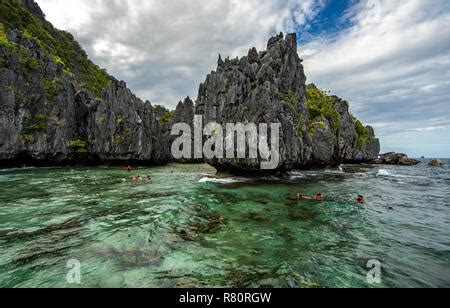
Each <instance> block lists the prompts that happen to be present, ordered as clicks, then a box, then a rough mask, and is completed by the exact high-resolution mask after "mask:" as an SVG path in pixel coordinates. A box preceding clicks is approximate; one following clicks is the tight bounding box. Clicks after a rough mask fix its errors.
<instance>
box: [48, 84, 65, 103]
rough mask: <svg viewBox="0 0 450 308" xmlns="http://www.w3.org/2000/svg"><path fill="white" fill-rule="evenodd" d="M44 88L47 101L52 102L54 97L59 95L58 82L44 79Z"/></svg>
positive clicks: (60, 88) (59, 86)
mask: <svg viewBox="0 0 450 308" xmlns="http://www.w3.org/2000/svg"><path fill="white" fill-rule="evenodd" d="M44 88H45V93H46V95H47V100H48V101H49V102H53V101H54V100H55V98H56V97H58V95H59V94H60V93H61V90H62V85H61V81H60V80H56V79H54V80H49V79H44Z"/></svg>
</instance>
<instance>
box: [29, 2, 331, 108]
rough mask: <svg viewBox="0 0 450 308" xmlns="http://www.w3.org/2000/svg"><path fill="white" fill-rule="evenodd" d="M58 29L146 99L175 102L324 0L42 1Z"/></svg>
mask: <svg viewBox="0 0 450 308" xmlns="http://www.w3.org/2000/svg"><path fill="white" fill-rule="evenodd" d="M37 2H38V3H39V5H41V7H42V9H43V10H44V12H45V13H46V15H47V19H48V20H50V21H51V22H52V23H53V24H54V25H55V26H56V27H58V28H60V29H65V30H68V31H70V32H72V33H74V35H75V37H76V38H77V39H78V40H80V42H81V43H82V45H83V47H84V48H86V49H87V52H88V54H89V55H90V56H91V57H92V58H93V60H94V61H95V62H96V63H97V64H99V65H100V66H102V67H106V68H107V69H108V71H109V72H110V73H111V74H112V75H114V76H116V77H117V78H120V79H124V80H125V81H126V82H127V83H128V86H129V87H130V88H131V89H132V90H134V91H135V92H136V93H137V95H138V96H140V97H142V98H143V99H150V100H151V101H152V102H153V103H156V104H164V105H166V106H169V107H173V106H175V105H176V103H177V102H178V101H179V100H180V99H182V98H183V97H185V96H186V95H190V96H191V97H196V95H197V89H198V85H199V84H200V82H202V81H203V80H204V78H205V76H206V74H207V73H209V72H210V71H211V70H212V69H215V67H216V63H217V56H218V54H219V53H221V54H222V55H224V56H231V57H235V56H238V55H239V56H242V55H244V54H246V53H247V51H248V49H249V48H250V47H252V46H256V47H257V48H259V49H262V48H265V44H266V42H267V40H268V38H269V37H271V36H272V35H274V34H276V33H277V32H280V31H284V32H290V31H295V27H296V26H297V24H298V23H306V22H307V21H308V20H309V19H310V18H312V17H313V16H314V15H316V14H317V12H318V11H319V10H320V8H321V7H323V5H324V3H323V0H306V1H305V0H287V1H286V0H275V1H274V0H246V1H241V0H229V1H222V0H191V1H179V0H147V1H137V0H94V1H92V0H38V1H37Z"/></svg>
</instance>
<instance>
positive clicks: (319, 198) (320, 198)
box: [297, 193, 367, 205]
mask: <svg viewBox="0 0 450 308" xmlns="http://www.w3.org/2000/svg"><path fill="white" fill-rule="evenodd" d="M323 198H324V197H323V194H322V193H320V194H317V195H316V196H315V197H314V200H315V201H317V202H322V201H323ZM311 199H313V198H311V197H309V196H305V195H300V194H298V195H297V200H302V201H308V200H311ZM356 202H358V204H360V205H366V204H367V201H366V199H365V198H364V197H363V196H361V195H358V198H357V199H356Z"/></svg>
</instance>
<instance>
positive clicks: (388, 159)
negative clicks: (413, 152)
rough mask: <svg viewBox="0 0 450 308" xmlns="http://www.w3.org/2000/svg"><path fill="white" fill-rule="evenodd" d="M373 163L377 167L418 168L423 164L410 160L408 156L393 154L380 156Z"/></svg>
mask: <svg viewBox="0 0 450 308" xmlns="http://www.w3.org/2000/svg"><path fill="white" fill-rule="evenodd" d="M373 163H374V164H377V165H400V166H416V165H418V164H420V163H421V162H420V161H419V160H416V159H412V158H408V156H407V155H406V154H401V153H394V152H391V153H386V154H382V155H380V156H378V158H377V159H375V160H374V161H373Z"/></svg>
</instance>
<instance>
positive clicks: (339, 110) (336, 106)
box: [195, 34, 380, 173]
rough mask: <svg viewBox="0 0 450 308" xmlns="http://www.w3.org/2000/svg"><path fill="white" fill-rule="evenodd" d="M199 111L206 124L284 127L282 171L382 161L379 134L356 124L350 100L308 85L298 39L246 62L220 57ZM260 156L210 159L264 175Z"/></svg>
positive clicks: (273, 42) (252, 54)
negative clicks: (271, 124)
mask: <svg viewBox="0 0 450 308" xmlns="http://www.w3.org/2000/svg"><path fill="white" fill-rule="evenodd" d="M195 113H196V114H198V115H203V117H204V122H217V123H219V124H222V125H224V124H225V123H243V124H247V123H255V124H257V125H259V124H260V123H281V133H280V134H281V136H280V139H281V140H280V156H281V159H280V164H279V165H278V167H277V168H276V169H277V170H280V171H283V170H290V169H293V168H306V167H312V166H314V167H317V166H326V165H338V164H340V163H343V162H353V163H354V162H368V161H371V160H373V159H375V158H377V156H378V153H379V151H380V143H379V140H378V139H376V138H375V134H374V130H373V129H372V128H371V127H369V126H367V127H364V126H363V125H362V124H361V122H359V121H358V120H356V119H355V118H354V117H353V116H352V115H351V114H350V112H349V104H348V102H346V101H344V100H342V99H340V98H338V97H336V96H328V95H327V94H325V93H324V92H323V91H321V90H319V89H318V88H317V87H316V86H315V85H309V86H307V85H306V76H305V74H304V71H303V65H302V60H301V59H300V58H299V56H298V53H297V37H296V35H295V34H289V35H287V36H286V37H284V35H283V34H280V35H278V36H276V37H273V38H271V39H270V40H269V42H268V44H267V50H266V51H261V52H258V51H257V50H256V49H255V48H252V49H250V50H249V52H248V55H247V56H245V57H243V58H240V59H239V58H236V59H228V58H227V59H225V60H223V59H222V58H221V57H219V61H218V67H217V70H216V71H213V72H211V74H209V75H208V76H207V77H206V80H205V82H204V83H202V84H201V85H200V88H199V92H198V100H197V104H196V107H195ZM261 160H262V159H261V158H258V159H256V160H251V159H226V158H224V159H211V160H208V163H210V164H211V165H213V166H214V167H216V169H218V170H219V171H228V172H229V171H231V172H235V173H248V172H258V171H260V163H261Z"/></svg>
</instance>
